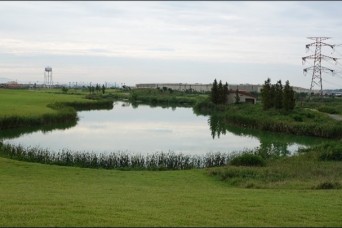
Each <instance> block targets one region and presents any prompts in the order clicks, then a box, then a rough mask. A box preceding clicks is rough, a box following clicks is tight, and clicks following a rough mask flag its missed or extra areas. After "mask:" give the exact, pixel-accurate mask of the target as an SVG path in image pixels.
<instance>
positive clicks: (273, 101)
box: [261, 78, 295, 111]
mask: <svg viewBox="0 0 342 228" xmlns="http://www.w3.org/2000/svg"><path fill="white" fill-rule="evenodd" d="M261 99H262V104H263V109H264V110H267V109H270V108H276V109H285V110H286V111H289V110H293V109H294V107H295V94H294V91H293V89H292V87H291V86H290V83H289V81H288V80H287V81H286V83H285V86H284V87H283V85H282V83H281V80H279V81H277V83H276V84H271V79H269V78H268V79H267V80H266V81H265V84H264V85H263V86H262V89H261Z"/></svg>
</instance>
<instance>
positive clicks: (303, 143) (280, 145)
mask: <svg viewBox="0 0 342 228" xmlns="http://www.w3.org/2000/svg"><path fill="white" fill-rule="evenodd" d="M208 124H209V126H210V131H211V136H212V137H213V139H215V138H220V137H222V136H224V135H226V134H227V133H228V132H229V133H233V134H234V135H238V136H242V137H243V136H248V135H250V136H251V135H253V136H254V137H256V138H258V140H259V143H260V144H259V146H258V148H259V153H261V155H262V156H264V157H267V156H269V155H271V154H272V155H277V156H286V155H290V154H292V153H294V152H296V151H297V150H298V148H302V147H307V146H311V145H315V144H319V143H322V142H326V141H328V140H327V139H322V138H314V137H308V136H298V135H289V134H284V133H275V132H265V131H261V130H256V129H248V128H243V127H235V126H233V125H232V124H229V123H226V122H225V120H224V118H223V117H222V116H220V115H215V114H214V115H211V116H209V119H208Z"/></svg>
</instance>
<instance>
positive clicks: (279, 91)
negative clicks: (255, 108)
mask: <svg viewBox="0 0 342 228" xmlns="http://www.w3.org/2000/svg"><path fill="white" fill-rule="evenodd" d="M274 92H275V94H274V107H275V108H276V109H281V108H282V107H283V85H282V84H281V80H279V81H278V82H277V83H276V84H275V91H274Z"/></svg>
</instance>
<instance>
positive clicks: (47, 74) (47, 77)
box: [44, 66, 53, 88]
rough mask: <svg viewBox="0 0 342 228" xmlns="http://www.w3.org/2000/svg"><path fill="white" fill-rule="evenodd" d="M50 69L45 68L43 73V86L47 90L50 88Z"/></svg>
mask: <svg viewBox="0 0 342 228" xmlns="http://www.w3.org/2000/svg"><path fill="white" fill-rule="evenodd" d="M52 84H53V83H52V67H49V66H48V67H45V71H44V85H45V86H46V87H48V88H50V87H51V86H52Z"/></svg>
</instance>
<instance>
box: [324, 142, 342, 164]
mask: <svg viewBox="0 0 342 228" xmlns="http://www.w3.org/2000/svg"><path fill="white" fill-rule="evenodd" d="M319 159H320V160H323V161H342V146H334V147H328V148H326V149H325V150H324V151H323V152H321V154H320V156H319Z"/></svg>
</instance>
